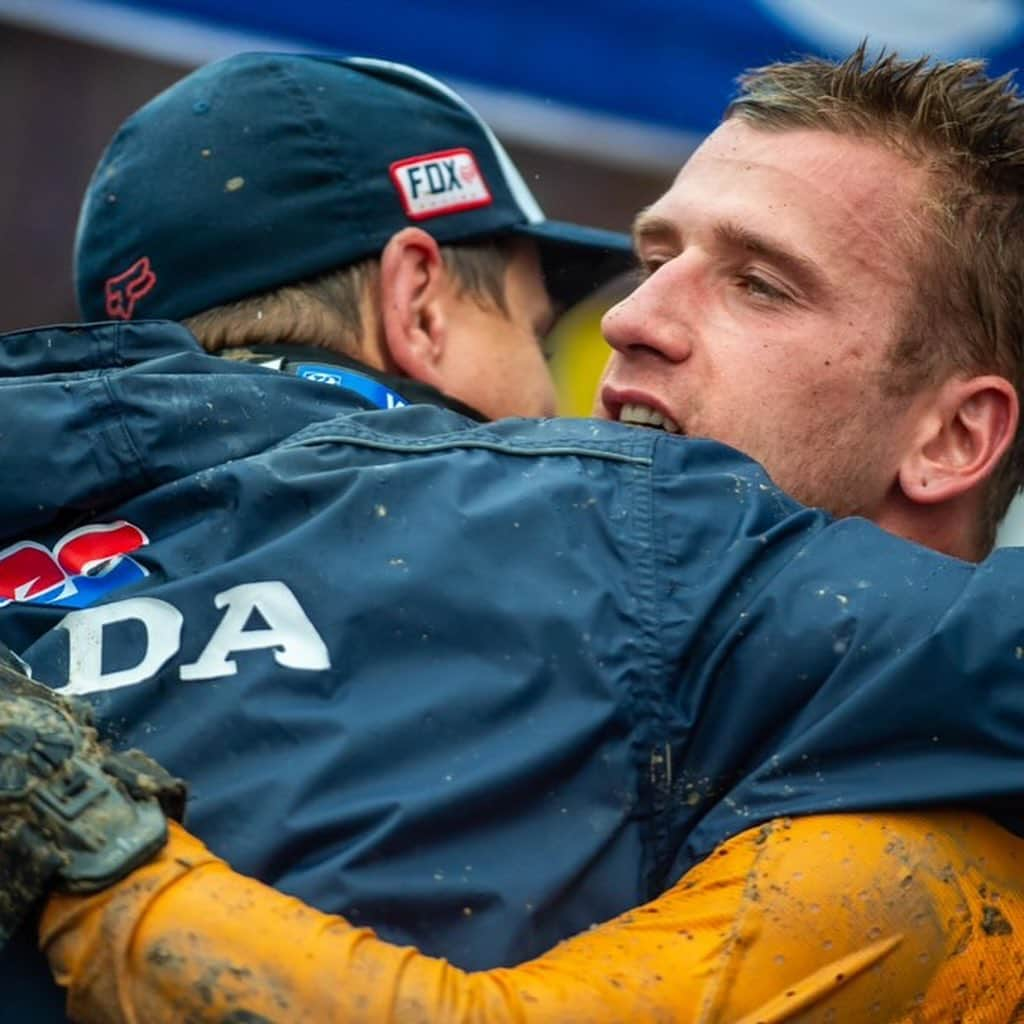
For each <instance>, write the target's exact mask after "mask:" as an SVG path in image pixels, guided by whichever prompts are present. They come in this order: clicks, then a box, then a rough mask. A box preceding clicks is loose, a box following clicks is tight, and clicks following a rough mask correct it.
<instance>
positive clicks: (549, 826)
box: [0, 324, 1024, 1019]
mask: <svg viewBox="0 0 1024 1024" xmlns="http://www.w3.org/2000/svg"><path fill="white" fill-rule="evenodd" d="M0 373H2V374H3V376H2V377H0V398H2V400H3V401H4V403H5V405H4V408H5V410H6V412H7V420H8V422H9V423H11V424H16V425H17V427H16V428H15V429H14V430H13V431H12V432H11V433H8V435H7V436H8V439H9V444H8V446H7V447H6V448H5V457H4V459H3V468H2V472H3V473H4V475H5V486H4V494H5V503H4V507H3V510H2V513H0V516H2V519H0V545H2V547H0V597H2V598H3V599H4V600H5V601H6V604H5V606H4V607H2V608H0V639H2V640H3V641H4V642H6V643H7V644H8V645H9V646H11V647H12V648H13V649H15V650H17V651H19V652H20V653H22V654H23V656H24V657H25V658H26V659H27V660H28V662H29V663H30V664H31V665H32V667H33V669H34V671H35V674H36V675H37V677H38V678H41V679H45V680H48V681H53V682H55V683H56V684H57V685H59V686H66V687H67V688H69V689H70V690H72V691H73V692H77V693H82V694H85V695H87V696H88V697H89V699H90V700H92V701H93V703H94V704H95V706H96V709H97V712H98V715H99V717H100V719H101V721H102V722H103V723H104V725H105V727H106V729H107V730H109V731H110V732H112V733H113V734H114V735H115V736H116V738H117V740H118V741H119V742H122V743H124V744H137V745H141V746H143V747H144V748H145V749H147V750H148V751H149V752H150V753H152V754H153V755H154V756H155V757H157V758H158V759H159V760H161V761H162V762H164V763H165V764H166V765H167V766H168V768H170V769H171V770H172V771H174V772H176V773H178V774H181V775H183V776H185V777H187V778H188V779H190V781H191V783H192V787H193V788H192V794H193V795H192V800H191V803H190V807H189V816H188V822H189V825H190V827H191V828H192V829H193V830H194V831H195V832H196V833H197V834H198V835H199V836H200V837H201V838H203V839H204V840H205V841H206V842H208V843H209V844H210V845H211V847H212V848H213V849H215V850H216V851H217V852H218V853H219V854H221V855H222V856H224V857H226V858H227V860H228V861H229V862H231V863H232V864H233V865H234V866H235V867H236V868H238V869H239V870H240V871H243V872H244V873H246V874H249V875H253V876H255V877H257V878H260V879H263V880H265V881H268V882H270V883H272V884H274V885H276V886H278V887H280V888H282V889H283V890H284V891H286V892H289V893H292V894H294V895H297V896H299V897H301V898H302V899H304V900H306V901H308V902H310V903H311V904H313V905H314V906H316V907H319V908H321V909H323V910H327V911H330V912H340V913H344V914H345V915H346V916H347V917H348V918H349V919H350V920H352V921H353V922H355V923H357V924H363V923H365V924H369V925H372V926H373V927H375V928H376V929H377V930H378V931H379V933H380V934H381V935H382V936H384V937H385V938H388V939H391V940H395V941H401V942H414V943H416V944H417V945H418V946H420V948H422V949H424V950H425V951H426V952H428V953H430V954H433V955H443V956H446V957H448V958H449V959H450V960H452V961H453V962H454V963H456V964H458V965H459V966H462V967H466V968H481V967H490V966H494V965H498V964H507V963H514V962H517V961H520V960H522V959H524V958H527V957H529V956H531V955H534V954H536V953H539V952H541V951H543V950H545V949H547V948H549V947H550V946H552V945H553V944H554V943H555V942H556V941H558V940H559V939H561V938H563V937H565V936H567V935H570V934H573V933H575V932H578V931H580V930H582V929H585V928H586V927H588V926H589V925H590V924H591V923H593V922H594V921H598V920H603V919H606V918H609V917H612V916H614V915H615V914H617V913H619V912H621V911H623V910H625V909H627V908H629V907H631V906H635V905H637V904H639V903H641V902H643V901H644V900H646V899H648V898H650V897H651V896H653V895H655V894H657V893H658V892H660V891H662V890H663V889H664V888H665V887H666V886H668V885H669V884H671V883H672V882H673V881H674V880H676V879H677V878H679V877H680V875H681V874H682V873H683V872H684V871H686V870H687V869H688V868H689V867H690V866H692V865H693V864H695V863H697V862H699V861H700V860H702V858H704V857H705V856H706V855H707V853H708V852H709V851H710V850H712V849H713V848H714V847H716V846H717V845H718V844H719V843H721V842H722V841H723V840H725V839H727V838H728V837H729V836H732V835H735V834H737V833H739V832H742V831H744V830H746V829H749V828H750V827H752V826H753V825H756V824H757V823H759V822H761V821H766V820H769V819H771V818H775V817H778V816H779V815H783V814H809V813H827V812H834V811H837V810H855V809H871V808H879V807H886V808H895V809H898V808H908V807H923V806H929V805H935V804H948V803H950V802H957V803H962V804H969V805H970V806H972V807H974V808H977V809H981V810H984V811H986V812H987V813H990V814H993V815H994V816H997V817H999V818H1000V820H1003V821H1007V822H1009V819H1008V815H1007V813H1006V809H1007V808H1008V807H1010V806H1011V805H1015V804H1016V805H1019V801H1020V797H1021V791H1022V790H1024V782H1022V777H1021V773H1020V771H1019V764H1020V760H1019V759H1020V755H1021V751H1022V749H1024V687H1022V686H1021V683H1022V681H1024V659H1022V655H1024V629H1022V628H1021V619H1020V616H1019V612H1018V608H1019V607H1020V601H1021V598H1022V596H1024V582H1022V581H1024V572H1022V569H1024V562H1022V558H1024V556H1022V555H1021V554H1020V553H1018V552H1015V551H1005V552H998V553H996V554H995V555H993V556H992V557H991V558H990V559H988V560H987V561H986V562H985V563H983V564H982V565H981V566H979V567H975V566H972V565H967V564H965V563H961V562H958V561H955V560H952V559H948V558H944V557H942V556H939V555H937V554H934V553H932V552H930V551H927V550H925V549H923V548H920V547H917V546H914V545H911V544H906V543H903V542H900V541H898V540H896V539H894V538H892V537H889V536H887V535H886V534H884V533H883V532H881V531H879V530H878V529H876V528H875V527H873V526H872V525H871V524H869V523H866V522H864V521H861V520H852V519H851V520H846V521H843V522H838V523H833V522H831V521H830V520H829V518H828V517H827V516H825V515H824V514H822V513H820V512H816V511H811V510H806V509H803V508H800V507H799V506H797V505H796V504H795V503H793V502H792V501H791V500H789V499H788V498H787V497H786V496H785V495H784V494H782V493H781V492H779V491H778V490H777V489H776V488H775V487H774V486H773V485H772V483H771V481H770V480H769V479H768V478H767V477H766V475H765V474H764V472H763V471H762V470H761V469H760V468H759V467H758V466H757V465H756V464H754V463H752V462H751V461H749V460H748V459H746V458H744V457H742V456H741V455H739V454H737V453H736V452H734V451H732V450H730V449H728V448H725V447H723V446H721V445H717V444H714V443H711V442H704V441H696V440H688V439H684V438H679V437H672V436H668V435H665V434H662V433H659V432H654V431H644V430H636V429H630V428H626V427H622V426H620V425H617V424H607V423H596V422H592V421H586V420H579V421H569V420H552V421H543V422H526V421H505V422H502V423H498V424H490V425H480V424H475V423H473V422H472V421H470V420H467V419H465V418H464V417H461V416H459V415H456V414H455V413H453V412H450V411H448V410H444V409H439V408H435V407H432V406H429V405H413V406H410V407H407V408H401V409H396V410H391V411H387V412H381V411H372V410H369V409H368V404H369V403H368V402H367V401H366V400H365V399H363V398H360V397H359V396H357V395H355V394H353V393H351V392H349V391H346V390H345V389H342V388H338V387H332V386H330V385H327V384H317V383H314V382H310V381H306V380H302V379H299V378H298V377H295V376H288V375H283V374H277V373H275V372H273V371H271V370H266V369H261V368H258V367H253V366H248V365H245V364H240V363H233V362H228V361H225V360H220V359H217V358H214V357H210V356H207V355H204V354H203V353H201V352H200V351H199V350H198V348H197V346H196V345H195V343H194V341H193V340H192V339H191V337H190V336H189V335H188V334H187V332H185V331H184V330H183V329H182V328H179V327H176V326H174V325H167V324H135V325H106V326H101V327H92V328H82V329H75V330H71V329H65V330H61V329H48V330H40V331H36V332H23V333H20V334H16V335H11V336H7V337H6V338H4V339H3V341H2V343H0ZM29 424H30V425H31V428H30V429H29V427H28V426H27V425H29ZM5 588H6V589H5ZM1009 823H1010V824H1012V822H1009ZM17 962H18V961H17V957H16V956H14V955H8V956H5V957H4V959H3V961H2V964H0V966H3V969H6V970H13V969H17V970H19V971H20V970H23V967H20V966H17V967H15V966H12V965H17ZM23 977H24V976H23V975H22V978H21V983H20V984H18V986H17V987H18V988H20V989H22V990H24V989H25V987H26V986H25V985H24V982H23ZM26 1019H29V1018H26ZM31 1019H41V1018H40V1017H39V1015H38V1014H37V1016H36V1017H35V1018H31Z"/></svg>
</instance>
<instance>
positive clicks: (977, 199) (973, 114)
mask: <svg viewBox="0 0 1024 1024" xmlns="http://www.w3.org/2000/svg"><path fill="white" fill-rule="evenodd" d="M739 86H740V93H739V95H738V96H737V97H736V99H735V100H733V102H732V103H731V104H730V106H729V108H728V109H727V111H726V114H725V117H726V119H729V118H736V119H739V120H742V121H744V122H746V123H748V124H750V125H751V126H752V127H755V128H759V129H762V130H765V131H792V130H796V129H810V130H819V131H828V132H833V133H835V134H838V135H847V136H851V135H852V136H855V137H859V138H865V139H871V140H873V141H877V142H880V143H882V144H883V145H886V146H889V147H891V148H893V149H895V150H897V151H898V152H900V153H901V154H903V155H904V156H905V157H906V158H907V159H908V160H910V161H911V162H913V163H915V164H917V165H918V166H922V167H924V168H925V169H926V171H927V172H928V174H929V178H930V180H931V182H932V187H931V189H930V190H929V194H928V195H926V196H923V197H922V210H921V211H920V213H921V215H922V216H921V218H920V220H918V221H915V225H916V227H917V231H916V234H917V238H916V240H915V249H914V250H912V251H916V252H917V253H918V260H919V266H920V270H919V273H918V275H917V280H918V287H917V291H916V294H915V295H913V296H911V297H910V301H909V302H908V304H907V307H908V308H907V310H906V316H905V321H904V323H905V328H904V331H903V334H902V336H901V338H900V339H899V341H898V342H897V344H896V345H895V346H894V349H893V351H892V354H891V362H892V369H893V370H895V371H896V372H895V374H894V375H893V377H892V382H891V384H890V386H891V387H893V388H897V389H912V388H913V387H915V386H920V384H921V383H923V382H927V381H928V380H931V379H934V377H935V376H936V375H937V374H941V373H955V372H962V373H971V374H974V373H997V374H1000V375H1001V376H1003V377H1006V378H1007V379H1008V380H1010V381H1011V382H1012V383H1013V385H1014V387H1015V388H1016V389H1017V393H1018V395H1020V394H1021V393H1022V392H1024V101H1022V100H1021V98H1020V96H1019V95H1018V92H1017V88H1016V85H1015V84H1014V80H1013V76H1012V75H1004V76H1002V77H1000V78H990V77H989V76H988V75H987V74H986V73H985V63H984V61H981V60H958V61H933V60H931V59H930V58H926V57H923V58H920V59H917V60H904V59H901V58H900V57H899V56H898V55H897V54H894V53H884V52H883V53H881V54H880V55H879V56H877V57H876V58H874V59H871V58H869V56H868V51H867V45H866V43H862V44H861V45H860V46H859V47H858V48H857V50H856V51H855V52H854V53H852V54H851V55H850V56H849V57H847V58H846V59H845V60H843V61H839V62H833V61H829V60H824V59H821V58H817V57H810V58H806V59H803V60H799V61H792V62H788V63H777V64H770V65H768V66H766V67H762V68H756V69H754V70H751V71H749V72H747V73H746V74H745V75H743V76H742V77H741V78H740V80H739ZM905 227H906V225H894V230H896V231H899V230H903V229H904V228H905ZM1022 485H1024V432H1022V431H1020V430H1018V433H1017V437H1016V438H1015V439H1014V442H1013V445H1012V447H1011V449H1010V451H1009V452H1008V454H1007V455H1006V456H1005V457H1004V459H1003V461H1002V462H1001V463H1000V465H999V467H998V468H997V470H996V472H995V473H994V474H993V477H992V480H991V482H990V484H989V492H988V495H987V498H988V500H987V502H986V506H987V507H986V511H985V515H984V522H982V523H981V524H979V531H980V537H979V541H980V545H981V548H982V550H988V549H989V548H990V547H991V545H992V543H993V541H994V538H995V530H996V526H997V525H998V523H999V520H1000V519H1001V518H1002V516H1003V515H1004V513H1005V511H1006V508H1007V506H1008V505H1009V503H1010V500H1011V499H1012V497H1013V496H1014V494H1016V493H1017V491H1018V490H1020V488H1021V486H1022Z"/></svg>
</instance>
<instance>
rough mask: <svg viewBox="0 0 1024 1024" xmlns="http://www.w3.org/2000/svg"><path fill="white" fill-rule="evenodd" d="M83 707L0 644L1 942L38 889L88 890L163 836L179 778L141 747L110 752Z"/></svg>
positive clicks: (124, 869)
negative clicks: (28, 670)
mask: <svg viewBox="0 0 1024 1024" xmlns="http://www.w3.org/2000/svg"><path fill="white" fill-rule="evenodd" d="M90 722H91V714H90V712H89V709H88V706H87V705H84V704H83V703H82V702H79V701H74V702H72V701H69V700H67V699H65V698H63V697H61V695H60V694H59V693H56V692H55V691H53V690H50V689H49V688H48V687H45V686H42V685H41V684H39V683H36V682H34V681H33V680H31V679H30V678H28V676H27V675H26V674H24V672H23V671H21V666H20V663H19V662H18V660H17V659H16V658H14V657H13V656H12V655H10V654H9V652H0V879H3V885H2V887H0V888H2V891H0V945H2V944H3V943H4V942H5V941H6V940H7V938H8V937H9V936H10V935H11V933H12V932H13V931H14V929H15V928H16V927H17V926H18V924H19V922H20V921H21V920H22V918H23V917H25V915H26V914H27V913H28V912H29V911H30V909H31V908H32V906H33V904H35V903H36V902H37V901H38V900H39V898H40V897H41V896H43V895H44V894H45V893H46V892H47V891H49V889H50V888H53V887H57V888H60V889H64V890H66V891H69V892H93V891H96V890H98V889H102V888H105V887H106V886H108V885H110V884H112V883H113V882H115V881H117V880H118V879H119V878H122V877H123V876H124V875H126V874H127V873H128V872H129V871H131V870H132V869H133V868H134V867H136V866H137V865H138V864H140V863H143V862H144V861H146V860H148V859H149V858H150V857H151V856H152V855H153V854H154V853H155V852H156V851H157V850H159V849H160V848H161V846H163V844H164V842H165V841H166V835H167V825H166V820H165V818H164V811H163V810H162V806H161V805H166V806H167V807H168V809H169V810H171V811H172V812H178V813H179V814H180V812H181V811H182V810H183V808H184V786H183V784H182V783H181V782H180V781H179V780H177V779H174V778H172V777H171V776H170V775H168V774H167V772H165V771H164V770H163V769H162V768H161V767H160V766H159V765H157V764H156V762H154V761H152V760H151V759H150V758H148V757H147V756H146V755H145V754H142V753H141V752H140V751H128V752H125V753H113V752H111V751H110V750H109V749H108V748H106V747H105V746H104V745H103V744H101V743H100V742H99V740H98V738H97V736H96V732H95V730H94V729H93V728H92V726H91V724H90Z"/></svg>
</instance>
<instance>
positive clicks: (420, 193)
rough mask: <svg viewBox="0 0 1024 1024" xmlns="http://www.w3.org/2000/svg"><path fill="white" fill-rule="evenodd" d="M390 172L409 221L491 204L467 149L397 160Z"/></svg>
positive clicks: (482, 179)
mask: <svg viewBox="0 0 1024 1024" xmlns="http://www.w3.org/2000/svg"><path fill="white" fill-rule="evenodd" d="M390 172H391V180H392V181H393V182H394V183H395V188H397V189H398V194H399V196H400V197H401V199H402V206H404V207H405V213H406V216H408V217H409V218H411V219H412V220H426V219H427V218H428V217H438V216H440V215H441V214H445V213H457V212H459V211H460V210H472V209H475V208H476V207H478V206H488V205H490V204H491V203H492V202H494V200H493V198H492V197H491V193H490V190H489V189H488V188H487V182H485V181H484V176H483V175H482V174H481V173H480V168H479V167H478V166H477V163H476V158H475V157H474V156H473V154H472V153H471V152H470V151H469V150H468V149H446V150H444V151H442V152H440V153H426V154H424V155H423V156H413V157H409V158H408V159H406V160H396V161H395V163H393V164H392V165H391V167H390Z"/></svg>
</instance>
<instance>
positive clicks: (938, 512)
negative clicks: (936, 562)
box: [872, 495, 985, 562]
mask: <svg viewBox="0 0 1024 1024" xmlns="http://www.w3.org/2000/svg"><path fill="white" fill-rule="evenodd" d="M967 499H968V496H966V495H962V496H961V497H960V498H957V499H954V500H951V501H948V502H941V503H939V504H936V505H915V504H913V503H912V502H906V503H905V505H904V506H903V507H891V508H886V509H883V510H882V511H881V512H880V513H879V514H878V515H876V516H873V517H872V518H873V519H874V521H875V522H876V523H877V524H878V525H879V526H880V527H882V529H883V530H888V531H889V533H894V534H896V536H897V537H903V538H904V539H906V540H910V541H914V542H915V543H917V544H921V545H923V546H924V547H926V548H931V549H932V550H933V551H938V552H940V553H941V554H944V555H952V556H953V557H954V558H960V559H963V560H964V561H965V562H978V561H980V560H981V559H982V558H984V557H985V551H984V550H983V546H982V543H981V540H980V532H981V531H980V529H979V525H978V524H979V522H980V510H979V509H978V508H977V507H976V502H974V501H972V500H967Z"/></svg>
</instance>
